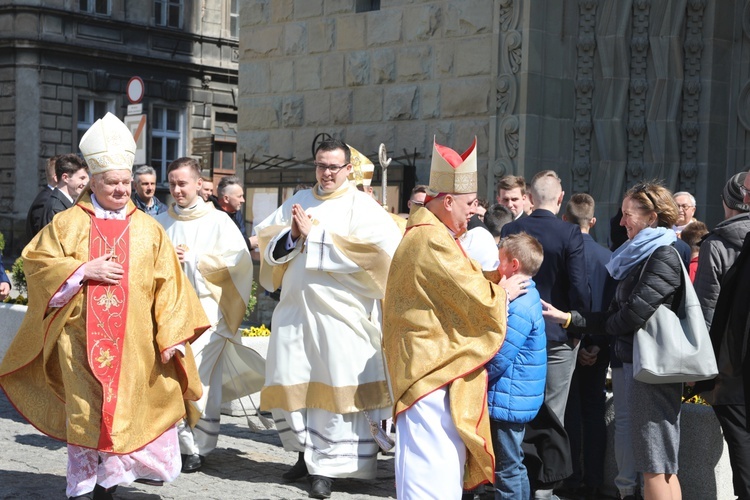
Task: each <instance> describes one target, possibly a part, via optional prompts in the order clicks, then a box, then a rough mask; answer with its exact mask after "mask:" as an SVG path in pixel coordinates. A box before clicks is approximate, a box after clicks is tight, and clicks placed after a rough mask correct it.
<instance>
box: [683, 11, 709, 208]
mask: <svg viewBox="0 0 750 500" xmlns="http://www.w3.org/2000/svg"><path fill="white" fill-rule="evenodd" d="M705 7H706V0H689V1H688V2H687V7H686V9H687V12H686V14H687V15H686V20H687V21H686V26H685V41H684V44H683V54H684V56H683V57H684V62H683V67H684V71H685V79H684V81H683V85H682V123H681V125H680V136H681V142H680V175H679V181H678V182H679V189H680V190H681V191H689V192H691V193H694V192H695V181H696V175H697V174H698V166H697V164H696V162H697V156H698V133H699V132H700V125H699V111H700V95H701V55H702V53H703V12H704V9H705Z"/></svg>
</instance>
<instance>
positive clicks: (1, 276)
mask: <svg viewBox="0 0 750 500" xmlns="http://www.w3.org/2000/svg"><path fill="white" fill-rule="evenodd" d="M0 283H7V284H9V285H10V278H8V275H7V274H5V266H3V258H2V255H0Z"/></svg>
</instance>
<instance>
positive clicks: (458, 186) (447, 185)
mask: <svg viewBox="0 0 750 500" xmlns="http://www.w3.org/2000/svg"><path fill="white" fill-rule="evenodd" d="M476 192H477V138H476V137H474V142H473V143H472V144H471V146H469V149H467V150H466V151H465V152H464V154H462V155H459V154H458V153H457V152H455V151H454V150H452V149H451V148H449V147H447V146H441V145H440V144H438V143H437V142H435V140H434V139H433V143H432V164H431V165H430V185H429V186H428V187H427V196H428V198H430V199H431V198H437V197H439V196H441V195H445V194H465V193H476Z"/></svg>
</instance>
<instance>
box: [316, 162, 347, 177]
mask: <svg viewBox="0 0 750 500" xmlns="http://www.w3.org/2000/svg"><path fill="white" fill-rule="evenodd" d="M347 165H349V164H348V163H347V164H346V165H321V164H319V163H316V164H315V168H316V169H318V170H320V171H321V172H325V171H326V170H328V171H329V172H331V173H332V174H333V175H336V174H338V173H339V172H340V171H341V169H342V168H346V167H347Z"/></svg>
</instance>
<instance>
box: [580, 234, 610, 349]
mask: <svg viewBox="0 0 750 500" xmlns="http://www.w3.org/2000/svg"><path fill="white" fill-rule="evenodd" d="M581 236H583V250H584V253H585V257H586V276H587V277H588V280H589V290H590V291H591V306H590V307H591V308H590V310H591V311H593V312H600V311H606V310H607V309H608V308H609V304H610V302H612V298H613V297H614V291H615V286H613V285H614V283H611V282H612V281H614V280H613V278H612V277H611V276H610V275H609V271H607V268H606V267H604V266H606V265H607V263H608V262H609V259H610V258H611V257H612V252H610V251H609V250H608V249H607V248H605V247H603V246H601V245H600V244H599V243H597V242H596V240H594V238H592V237H591V235H590V234H587V233H581ZM592 333H596V334H598V335H591V336H590V337H589V339H588V340H589V342H588V344H594V345H598V346H599V347H601V348H602V349H609V343H610V337H609V335H607V334H606V332H592ZM584 340H586V339H584Z"/></svg>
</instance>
